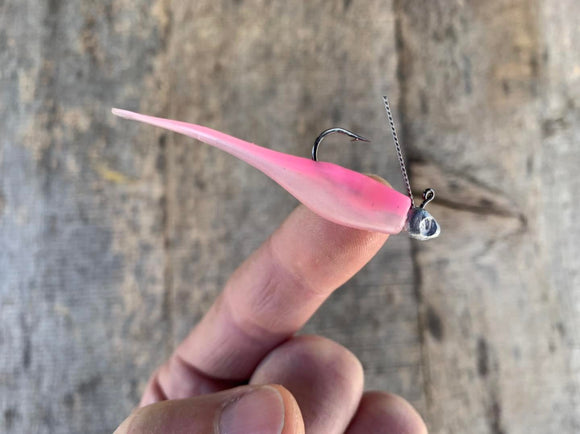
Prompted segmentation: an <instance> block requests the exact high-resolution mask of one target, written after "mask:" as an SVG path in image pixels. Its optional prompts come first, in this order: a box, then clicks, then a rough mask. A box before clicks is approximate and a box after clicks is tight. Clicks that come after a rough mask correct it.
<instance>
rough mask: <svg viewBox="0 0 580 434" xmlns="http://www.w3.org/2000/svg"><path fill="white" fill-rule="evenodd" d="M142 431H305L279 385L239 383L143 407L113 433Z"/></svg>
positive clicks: (233, 433) (193, 433)
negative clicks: (203, 393)
mask: <svg viewBox="0 0 580 434" xmlns="http://www.w3.org/2000/svg"><path fill="white" fill-rule="evenodd" d="M141 433H147V434H157V433H159V434H161V433H191V434H201V433H204V434H205V433H215V434H242V433H244V434H245V433H263V434H270V433H272V434H304V422H303V421H302V415H301V413H300V409H299V408H298V404H297V403H296V400H295V399H294V397H293V396H292V394H291V393H290V392H289V391H288V390H286V389H285V388H283V387H282V386H277V385H276V386H241V387H237V388H235V389H230V390H226V391H224V392H219V393H214V394H211V395H201V396H196V397H194V398H188V399H179V400H173V401H161V402H158V403H156V404H152V405H148V406H146V407H142V408H140V409H138V410H136V411H135V412H133V413H132V414H131V415H130V416H129V417H128V418H127V419H125V421H124V422H123V423H122V424H121V425H120V426H119V428H117V430H116V431H115V433H114V434H141Z"/></svg>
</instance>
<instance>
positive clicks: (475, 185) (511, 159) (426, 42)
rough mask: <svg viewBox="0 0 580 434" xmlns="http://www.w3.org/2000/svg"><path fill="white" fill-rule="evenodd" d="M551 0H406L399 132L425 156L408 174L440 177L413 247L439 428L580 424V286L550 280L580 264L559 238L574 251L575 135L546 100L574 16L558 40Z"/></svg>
mask: <svg viewBox="0 0 580 434" xmlns="http://www.w3.org/2000/svg"><path fill="white" fill-rule="evenodd" d="M548 3H549V2H546V6H545V8H546V11H541V10H539V8H538V7H537V6H538V3H537V2H533V1H521V0H520V1H516V2H514V1H493V2H477V3H476V2H452V3H449V2H439V1H436V2H429V4H428V5H427V4H421V5H419V4H418V3H415V2H400V3H399V10H400V12H401V15H400V37H401V47H402V53H401V57H400V58H401V75H400V77H401V80H402V92H403V98H402V103H401V109H402V111H403V113H404V115H405V118H404V119H405V122H404V126H405V133H406V134H405V137H406V139H407V143H408V145H409V146H410V147H411V151H412V158H413V159H416V160H425V161H426V162H424V163H421V162H420V161H418V162H417V163H416V164H414V165H413V166H412V177H413V180H414V181H417V182H416V184H415V186H416V187H418V186H419V185H420V186H421V187H423V186H426V185H431V183H434V184H435V185H437V188H438V192H439V201H436V203H435V205H434V206H433V207H432V212H433V213H434V214H435V215H437V216H438V217H439V218H441V220H442V225H443V228H445V229H444V230H445V232H444V234H443V236H442V237H441V238H440V239H439V240H438V241H437V242H434V243H426V244H421V245H420V246H419V245H418V246H417V248H416V253H415V258H416V261H417V265H418V269H419V271H420V276H421V279H420V290H419V294H420V312H421V325H422V326H421V327H422V330H423V333H424V336H423V343H424V351H423V363H424V370H425V380H426V390H425V391H426V393H427V411H426V416H427V419H428V421H429V422H430V426H431V428H432V430H433V431H434V432H471V433H479V432H481V433H488V432H491V433H508V432H509V433H532V432H534V433H535V432H537V433H545V432H575V431H577V430H578V423H579V417H580V414H579V412H580V407H579V406H578V396H579V395H578V390H579V389H578V381H579V379H580V377H579V375H578V366H577V363H575V362H574V360H575V357H577V356H575V355H574V354H575V353H577V349H575V348H574V342H575V341H577V339H578V330H579V329H578V326H577V325H578V320H577V317H578V312H579V311H578V303H577V302H576V303H575V304H574V303H572V304H569V302H570V301H571V299H575V300H576V299H577V291H578V290H577V289H574V290H573V289H572V288H575V286H574V282H573V280H572V278H571V277H570V276H569V277H567V278H566V277H564V278H556V277H555V275H556V274H560V275H561V274H562V273H561V272H562V271H564V269H565V270H568V272H570V270H578V263H577V261H576V260H567V261H564V262H561V261H559V260H558V258H561V257H562V253H563V252H562V250H561V248H562V247H564V251H565V252H566V253H568V254H572V255H574V254H575V257H577V255H578V251H577V249H578V247H577V246H576V245H574V246H573V245H572V243H571V242H570V240H571V238H569V237H570V236H571V235H572V234H573V233H574V230H575V229H574V228H572V226H571V223H570V217H571V216H572V215H575V214H576V213H577V212H578V204H577V203H575V204H572V203H571V202H570V201H569V202H568V203H567V204H562V206H563V207H564V208H565V209H566V211H565V212H560V209H559V208H558V205H557V204H558V203H561V202H562V201H565V200H566V197H568V196H569V195H570V194H571V193H572V192H573V191H576V196H577V190H573V189H574V188H577V183H576V182H575V181H574V182H567V181H566V180H565V178H566V177H567V176H568V177H572V176H571V167H576V165H575V163H574V162H577V159H578V155H579V154H578V151H577V150H573V149H571V147H570V142H572V141H573V140H574V137H577V135H576V134H577V133H576V132H573V129H572V128H568V130H567V131H566V132H563V133H561V137H559V138H553V139H551V140H548V141H547V142H546V139H545V133H544V132H543V131H542V112H541V110H540V109H541V107H542V104H544V103H545V95H544V94H543V92H542V90H544V89H545V86H546V81H545V77H544V75H543V74H544V72H545V71H546V70H549V69H550V68H552V70H554V69H557V70H558V71H557V72H558V73H559V74H558V73H555V76H554V77H553V79H554V80H555V81H558V82H560V83H561V81H560V80H561V78H562V77H561V75H562V73H563V72H564V70H566V69H568V70H569V68H571V67H573V62H577V60H574V61H572V59H571V58H570V57H569V56H568V55H567V54H562V51H564V50H563V48H564V46H565V40H566V39H567V38H569V37H570V36H572V35H571V33H572V32H571V27H570V26H575V25H573V24H571V23H572V21H570V22H569V23H570V24H568V26H569V27H567V28H566V27H564V29H565V30H563V31H560V32H561V34H560V37H561V40H557V41H556V40H554V38H552V36H551V30H550V29H551V26H558V24H556V23H557V22H558V21H556V20H554V19H553V18H550V17H549V16H548V15H549V13H550V12H551V10H552V9H558V7H556V6H548ZM569 6H571V5H569ZM552 12H553V11H552ZM560 12H561V11H560ZM566 14H570V10H568V12H566ZM573 15H574V14H572V15H569V16H570V17H571V16H573ZM558 19H559V20H560V21H564V22H567V21H568V19H567V18H566V17H565V16H564V15H563V14H561V13H560V14H559V16H558ZM566 29H567V31H568V32H570V33H569V34H566V33H565V32H566ZM544 32H545V33H544ZM575 32H577V31H576V30H575ZM545 37H546V38H548V41H546V42H547V44H546V45H547V48H548V51H549V52H548V53H547V54H545V53H543V52H542V49H543V47H544V40H543V38H545ZM550 38H552V40H551V41H550V40H549V39H550ZM552 51H554V53H553V54H555V55H556V57H557V58H558V60H557V61H556V62H561V64H560V65H558V66H557V67H554V66H551V61H550V60H549V59H550V57H551V56H552ZM546 57H547V58H548V60H546ZM576 59H577V58H576ZM568 83H570V82H568ZM575 86H576V83H574V84H572V83H570V86H569V88H568V91H569V92H570V91H572V92H573V93H577V89H572V87H575ZM575 116H577V115H574V114H572V111H571V112H570V113H568V115H567V118H566V119H568V121H567V122H570V121H572V119H574V117H575ZM544 130H545V128H544ZM546 144H549V145H550V146H549V148H547V147H546ZM542 150H544V151H545V152H542ZM560 159H563V160H560ZM566 159H568V161H566ZM573 161H574V162H573ZM576 164H577V163H576ZM418 184H419V185H418ZM546 199H547V201H546ZM556 210H558V211H556ZM552 237H555V239H554V240H551V241H549V242H546V240H547V239H548V238H552ZM572 237H573V235H572ZM555 240H559V241H561V242H562V245H558V242H556V241H555ZM546 261H548V263H551V264H552V265H551V269H550V267H548V268H546ZM571 262H574V264H572V263H571ZM556 263H557V264H558V265H556ZM577 286H578V285H576V288H577ZM571 291H572V292H571Z"/></svg>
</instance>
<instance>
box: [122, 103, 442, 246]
mask: <svg viewBox="0 0 580 434" xmlns="http://www.w3.org/2000/svg"><path fill="white" fill-rule="evenodd" d="M384 102H385V107H386V109H387V115H388V118H389V122H390V125H391V129H392V132H393V137H394V140H395V146H396V148H397V153H398V156H399V162H400V164H401V171H402V173H403V178H404V180H405V183H406V185H407V190H408V194H409V196H408V197H407V196H405V195H403V194H401V193H399V192H398V191H396V190H394V189H392V188H390V187H388V186H387V185H384V184H382V183H381V182H379V181H376V180H374V179H372V178H370V177H368V176H366V175H363V174H361V173H358V172H355V171H352V170H349V169H346V168H344V167H342V166H338V165H336V164H333V163H328V162H320V161H318V147H319V145H320V143H321V142H322V141H323V139H324V138H325V137H326V136H328V135H329V134H333V133H340V134H345V135H347V136H349V137H351V138H352V139H353V140H361V141H368V140H367V139H365V138H364V137H362V136H359V135H358V134H355V133H353V132H351V131H348V130H345V129H342V128H331V129H329V130H326V131H324V132H322V133H321V134H320V135H319V136H318V137H317V139H316V141H315V142H314V146H313V147H312V158H311V159H307V158H302V157H297V156H294V155H288V154H284V153H282V152H277V151H273V150H271V149H267V148H263V147H261V146H258V145H255V144H253V143H249V142H246V141H244V140H241V139H237V138H235V137H232V136H229V135H227V134H224V133H221V132H219V131H216V130H212V129H210V128H207V127H202V126H200V125H194V124H189V123H186V122H180V121H174V120H169V119H162V118H157V117H153V116H147V115H143V114H139V113H134V112H130V111H127V110H121V109H113V110H112V111H113V114H114V115H116V116H120V117H122V118H125V119H131V120H135V121H139V122H143V123H146V124H149V125H153V126H157V127H161V128H164V129H166V130H170V131H174V132H176V133H180V134H184V135H186V136H189V137H192V138H194V139H197V140H200V141H202V142H204V143H207V144H208V145H212V146H215V147H216V148H218V149H221V150H222V151H225V152H227V153H229V154H231V155H233V156H234V157H237V158H239V159H240V160H242V161H245V162H246V163H248V164H250V165H251V166H253V167H255V168H256V169H258V170H260V171H261V172H263V173H264V174H266V175H267V176H269V177H270V178H271V179H272V180H274V181H275V182H277V183H278V184H280V185H281V186H282V187H283V188H284V189H285V190H286V191H288V192H289V193H290V194H291V195H292V196H294V197H295V198H296V199H298V200H299V201H300V202H302V203H303V204H304V205H306V206H307V207H308V208H310V209H311V210H312V211H314V212H315V213H316V214H318V215H320V216H321V217H323V218H325V219H327V220H330V221H332V222H334V223H338V224H341V225H344V226H349V227H353V228H357V229H364V230H368V231H376V232H383V233H388V234H397V233H399V232H401V230H403V228H405V229H406V230H407V231H408V232H409V234H410V236H411V237H413V238H417V239H421V240H426V239H429V238H434V237H436V236H438V235H439V232H440V229H439V225H438V224H437V222H436V221H435V219H434V218H433V217H432V216H431V215H430V214H429V212H428V211H426V210H425V209H424V207H425V205H426V204H427V203H428V202H430V201H431V200H432V199H433V197H434V195H435V193H434V191H433V190H432V189H428V190H425V193H424V195H423V196H424V202H423V204H421V206H419V207H415V206H414V202H413V196H412V194H411V188H410V186H409V180H408V177H407V172H406V170H405V165H404V161H403V157H402V154H401V149H400V146H399V142H398V139H397V136H396V131H395V127H394V123H393V120H392V116H391V113H390V109H389V105H388V100H387V99H386V97H384Z"/></svg>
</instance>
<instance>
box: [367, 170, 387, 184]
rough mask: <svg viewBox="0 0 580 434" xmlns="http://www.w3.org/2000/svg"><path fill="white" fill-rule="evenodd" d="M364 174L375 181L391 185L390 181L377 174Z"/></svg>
mask: <svg viewBox="0 0 580 434" xmlns="http://www.w3.org/2000/svg"><path fill="white" fill-rule="evenodd" d="M365 175H366V176H368V177H369V178H373V179H374V180H375V181H379V182H380V183H381V184H385V185H388V186H389V187H391V183H390V182H389V181H387V180H386V179H384V178H381V177H380V176H379V175H375V174H374V173H365Z"/></svg>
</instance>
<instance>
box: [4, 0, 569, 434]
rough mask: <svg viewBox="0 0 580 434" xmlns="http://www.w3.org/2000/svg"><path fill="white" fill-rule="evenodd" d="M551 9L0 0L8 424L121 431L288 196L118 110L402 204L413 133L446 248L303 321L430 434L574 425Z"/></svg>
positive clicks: (382, 269)
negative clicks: (390, 120) (325, 138)
mask: <svg viewBox="0 0 580 434" xmlns="http://www.w3.org/2000/svg"><path fill="white" fill-rule="evenodd" d="M579 12H580V6H579V5H577V4H576V2H574V0H565V1H563V2H547V1H541V2H537V1H532V0H517V1H515V2H514V1H507V0H493V1H488V2H460V1H456V2H443V1H439V0H438V1H431V2H428V3H425V2H404V1H399V0H397V1H395V2H394V4H392V3H391V2H381V1H378V0H369V1H365V2H351V1H345V2H322V1H311V2H307V3H303V4H296V3H289V2H281V1H277V2H271V1H266V0H260V1H255V2H238V1H229V0H219V1H209V0H203V1H197V2H189V3H186V2H169V1H166V0H158V1H154V0H138V1H131V2H129V1H126V0H125V1H114V2H113V1H109V0H107V1H102V2H93V1H89V0H77V1H74V2H66V3H63V2H59V1H49V2H45V4H42V5H39V4H36V3H35V2H31V1H19V2H16V1H10V0H9V1H6V2H0V131H1V132H2V135H1V137H0V144H1V145H0V246H1V249H0V318H1V321H0V431H2V432H7V433H20V432H41V433H42V432H59V433H67V432H71V433H72V432H75V433H76V432H95V433H97V432H111V431H112V430H113V429H114V427H115V426H116V424H117V423H118V422H119V421H120V420H121V419H122V418H123V417H124V416H125V415H126V414H127V413H128V412H129V411H130V409H131V408H132V407H133V406H134V405H135V404H136V402H137V399H138V396H139V393H140V391H141V388H142V386H143V385H144V382H145V381H146V379H147V377H148V376H149V374H150V373H151V371H152V370H153V369H154V367H155V366H156V365H157V364H158V363H160V362H161V361H162V360H163V359H164V358H165V357H166V356H167V355H168V354H169V352H170V351H171V350H172V349H173V348H174V346H175V345H176V344H177V342H178V341H179V340H180V339H181V338H182V337H183V336H184V335H185V334H186V333H187V331H188V330H189V328H190V327H191V326H192V325H193V324H194V323H195V322H196V321H197V320H198V319H199V318H200V317H201V315H202V314H203V313H204V312H205V310H206V309H207V308H208V307H209V305H210V303H211V302H212V301H213V299H214V297H215V295H216V294H217V293H218V292H219V290H220V289H221V287H222V286H223V284H224V282H225V280H226V279H227V278H228V276H229V274H230V272H231V271H232V270H233V269H234V268H235V267H236V266H237V265H238V264H239V263H240V262H241V261H242V260H243V258H244V257H245V256H247V254H249V253H250V252H251V251H252V250H253V249H254V248H256V247H257V246H258V245H259V244H260V243H261V242H262V241H263V240H264V239H265V238H266V237H267V236H268V235H269V234H270V232H271V231H272V230H274V228H275V227H276V226H277V225H278V224H279V223H280V222H281V221H282V220H283V219H284V217H285V216H286V215H287V214H288V213H289V212H290V211H291V209H292V208H293V207H294V206H295V205H296V202H295V201H294V200H293V199H292V198H291V197H290V196H288V195H287V194H286V193H285V192H284V191H283V190H281V189H280V188H279V187H278V186H276V185H275V184H273V183H272V182H271V181H269V180H268V179H267V178H265V177H264V176H263V175H262V174H260V173H258V172H256V171H254V170H253V169H252V168H250V167H248V166H246V165H244V164H243V163H240V162H239V161H237V160H234V159H233V158H232V157H230V156H227V155H224V154H222V153H220V152H219V151H216V150H214V149H210V148H209V147H207V146H205V145H201V144H199V143H196V142H193V141H191V140H188V139H185V138H181V137H177V136H174V135H167V134H164V133H161V132H160V131H156V130H152V129H149V128H147V127H143V126H139V125H137V124H130V123H126V122H121V121H118V120H114V119H113V118H112V117H111V116H110V114H109V109H110V107H111V106H114V105H118V106H123V107H126V108H131V109H138V110H141V111H145V112H148V113H151V114H155V115H162V116H167V117H173V118H179V119H183V120H189V121H193V122H197V123H202V124H207V125H209V126H212V127H215V128H217V129H221V130H224V131H227V132H229V133H231V134H234V135H237V136H240V137H243V138H246V139H248V140H251V141H254V142H256V143H259V144H262V145H264V146H268V147H271V148H274V149H277V150H281V151H285V152H289V153H293V154H298V155H308V153H309V150H310V145H311V143H312V140H313V138H314V137H315V136H316V135H317V134H318V133H319V132H320V130H322V129H324V128H327V127H330V126H334V125H342V126H345V127H349V128H351V129H353V130H355V131H358V132H361V133H362V134H364V135H367V136H369V137H371V138H372V139H373V143H372V144H371V145H370V146H369V147H368V148H362V147H363V146H367V145H362V144H354V145H351V144H350V143H348V142H347V143H344V142H339V141H336V142H334V143H333V142H332V141H329V143H325V149H324V152H323V153H322V158H323V159H325V160H331V161H334V162H338V163H340V164H343V165H346V166H349V167H352V168H354V169H356V170H360V171H365V172H374V173H378V174H381V175H382V176H384V177H386V178H387V179H389V181H391V182H392V183H393V184H394V185H395V187H397V188H399V189H402V183H401V182H400V180H399V174H398V168H397V162H396V159H395V158H394V152H393V150H392V145H391V139H390V136H389V131H388V128H387V125H386V122H385V118H384V114H383V111H382V110H383V109H382V105H381V100H380V96H381V95H382V94H383V93H387V94H388V95H389V96H390V98H391V100H392V101H393V102H394V105H395V107H394V108H395V112H396V115H399V116H400V117H401V124H402V128H401V131H400V132H401V135H402V136H403V138H404V141H405V144H406V148H407V149H408V151H409V152H408V155H409V157H410V160H411V162H412V164H411V169H412V181H413V184H414V186H415V188H417V189H418V191H420V190H421V189H423V188H425V187H427V186H433V187H435V188H436V189H437V192H438V200H436V202H435V203H434V204H433V205H432V212H433V214H434V215H436V216H437V218H438V219H439V220H440V221H441V223H442V225H443V230H444V233H443V236H442V237H441V238H440V239H439V240H437V241H433V242H430V243H426V244H411V243H410V242H409V240H408V239H406V238H405V237H404V236H398V237H393V238H392V239H391V240H389V243H388V244H387V246H386V247H385V248H384V249H383V250H382V251H381V252H380V253H379V255H378V256H377V257H376V258H375V259H374V260H373V261H372V262H371V263H370V264H369V265H368V266H367V267H366V268H365V269H364V270H363V271H362V272H361V273H360V274H359V275H358V276H356V277H355V278H353V279H352V280H351V281H350V282H349V283H347V284H346V285H345V288H343V289H341V290H340V291H338V292H337V293H336V294H335V295H333V296H332V297H331V299H330V300H329V302H328V303H327V304H326V305H325V306H324V307H323V308H322V309H321V311H320V312H319V313H318V314H317V315H316V316H315V317H314V318H313V320H312V321H311V322H310V323H309V324H308V326H307V328H306V331H307V332H311V333H321V334H324V335H326V336H329V337H331V338H333V339H336V340H337V341H339V342H341V343H343V344H344V345H346V346H347V347H348V348H350V349H352V350H353V352H354V353H355V354H356V355H357V356H359V357H360V358H361V360H362V361H363V364H364V366H365V370H366V375H367V387H368V388H380V389H387V390H391V391H394V392H396V393H400V394H402V395H403V396H404V397H406V398H407V399H409V400H411V401H412V402H413V404H414V405H416V406H417V407H418V408H419V409H420V411H421V412H422V414H423V415H424V416H425V418H426V419H427V422H428V425H429V426H430V428H431V432H435V433H438V432H440V433H444V432H474V433H477V432H482V433H488V432H491V433H508V432H509V433H520V432H526V433H533V432H542V433H544V432H562V433H568V432H570V433H572V432H577V431H578V430H580V392H579V391H580V353H579V350H578V348H580V332H579V330H580V320H579V318H580V315H579V314H580V292H579V291H580V281H579V278H580V272H579V266H580V265H579V263H578V260H577V258H578V256H579V254H580V252H579V250H578V249H579V247H578V244H577V242H575V240H577V239H578V236H579V235H580V233H579V232H578V231H579V230H580V229H579V226H578V225H577V224H576V223H575V220H576V216H577V215H578V214H579V212H580V209H579V207H580V205H579V203H580V202H579V201H578V200H577V197H578V191H580V184H579V179H580V178H578V176H577V174H576V172H577V169H576V168H577V167H578V165H579V164H580V161H579V160H580V148H579V147H578V146H577V143H578V140H579V138H580V130H579V127H578V126H577V125H580V123H579V120H580V111H579V109H578V104H577V100H578V98H579V97H580V74H579V73H578V71H579V70H580V66H579V65H578V58H580V57H579V56H578V49H577V48H576V47H575V45H574V41H577V40H578V39H579V37H580V34H579V32H580V30H579V28H578V26H577V23H576V22H575V21H576V17H577V16H578V13H579Z"/></svg>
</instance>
